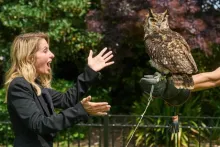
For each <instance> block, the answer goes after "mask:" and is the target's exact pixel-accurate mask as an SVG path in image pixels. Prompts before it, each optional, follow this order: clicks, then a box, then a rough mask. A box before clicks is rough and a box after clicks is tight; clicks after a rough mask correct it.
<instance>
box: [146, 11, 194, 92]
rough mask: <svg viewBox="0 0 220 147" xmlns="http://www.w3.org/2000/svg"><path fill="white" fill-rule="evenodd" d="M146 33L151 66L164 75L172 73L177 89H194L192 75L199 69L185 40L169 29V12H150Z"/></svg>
mask: <svg viewBox="0 0 220 147" xmlns="http://www.w3.org/2000/svg"><path fill="white" fill-rule="evenodd" d="M144 31H145V36H144V41H145V45H146V51H147V53H148V55H149V56H150V58H151V61H150V62H151V65H152V66H153V67H155V68H156V69H157V70H158V71H159V72H161V73H163V74H168V73H170V74H171V78H172V80H173V82H174V85H175V86H176V87H177V88H187V89H192V88H193V86H194V83H193V79H192V74H194V73H196V72H197V71H198V69H197V66H196V63H195V61H194V59H193V57H192V55H191V52H190V47H189V45H188V44H187V42H186V41H185V39H184V38H183V37H182V36H181V35H180V34H179V33H177V32H174V31H172V30H171V29H170V28H169V24H168V14H167V11H165V12H164V13H153V12H152V11H151V10H150V11H149V15H148V16H147V18H146V20H145V24H144Z"/></svg>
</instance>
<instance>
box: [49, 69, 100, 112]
mask: <svg viewBox="0 0 220 147" xmlns="http://www.w3.org/2000/svg"><path fill="white" fill-rule="evenodd" d="M99 76H100V73H99V72H95V71H94V70H93V69H91V68H90V67H89V66H86V68H85V70H84V72H83V73H82V74H80V75H79V76H78V78H77V82H76V85H75V86H74V87H72V88H70V89H69V90H67V92H65V93H61V92H58V91H56V90H53V89H48V91H49V93H50V96H51V97H52V101H53V105H54V107H55V108H62V109H66V108H69V107H73V106H75V104H77V103H78V102H79V100H80V99H81V98H82V97H83V95H84V94H85V93H86V92H87V91H88V88H89V87H90V85H91V84H92V83H93V82H94V81H96V79H98V77H99Z"/></svg>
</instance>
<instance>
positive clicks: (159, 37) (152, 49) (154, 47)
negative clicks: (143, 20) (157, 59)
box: [144, 30, 188, 55]
mask: <svg viewBox="0 0 220 147" xmlns="http://www.w3.org/2000/svg"><path fill="white" fill-rule="evenodd" d="M144 41H145V45H146V48H147V52H148V54H150V55H155V54H156V53H157V54H158V53H163V52H164V53H165V54H166V53H169V52H171V51H174V50H185V49H187V48H188V47H187V45H186V44H185V43H184V39H183V37H181V36H180V35H179V34H178V33H176V32H174V31H172V30H164V31H158V32H152V33H146V34H145V37H144ZM165 50H168V52H167V51H165Z"/></svg>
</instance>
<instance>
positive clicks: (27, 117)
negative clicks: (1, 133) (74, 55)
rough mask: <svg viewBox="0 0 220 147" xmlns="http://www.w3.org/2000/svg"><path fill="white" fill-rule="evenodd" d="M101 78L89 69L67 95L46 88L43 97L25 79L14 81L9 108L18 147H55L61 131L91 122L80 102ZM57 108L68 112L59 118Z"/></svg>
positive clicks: (15, 142) (80, 76)
mask: <svg viewBox="0 0 220 147" xmlns="http://www.w3.org/2000/svg"><path fill="white" fill-rule="evenodd" d="M98 75H99V73H98V72H95V71H93V70H92V69H91V68H89V67H88V66H87V67H86V68H85V71H84V73H82V74H81V75H79V76H78V78H77V83H76V85H75V87H73V88H70V89H69V90H68V91H67V92H66V93H60V92H57V91H55V90H53V89H48V88H42V94H41V95H40V96H37V94H36V93H35V91H34V89H33V87H32V85H31V84H30V83H28V82H27V81H26V80H25V79H24V78H23V77H17V78H15V79H13V80H12V82H11V83H10V85H9V89H8V97H7V99H8V101H7V107H8V112H9V115H10V120H11V123H12V128H13V131H14V134H15V140H14V147H52V146H53V138H54V136H55V134H56V132H57V131H60V130H63V129H65V128H68V127H70V126H72V125H73V124H76V123H78V122H80V121H87V120H88V114H87V112H86V111H85V110H84V108H83V106H82V105H81V103H80V102H79V101H80V98H82V96H83V95H84V94H85V92H86V91H87V90H88V88H89V86H90V84H91V83H92V82H93V81H94V80H95V79H97V77H98ZM54 107H55V108H62V109H64V110H63V111H61V112H60V113H59V114H56V113H55V112H54Z"/></svg>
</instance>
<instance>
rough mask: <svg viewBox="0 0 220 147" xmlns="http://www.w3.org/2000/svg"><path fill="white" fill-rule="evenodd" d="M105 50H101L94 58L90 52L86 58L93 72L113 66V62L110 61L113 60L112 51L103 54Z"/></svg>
mask: <svg viewBox="0 0 220 147" xmlns="http://www.w3.org/2000/svg"><path fill="white" fill-rule="evenodd" d="M106 50H107V48H106V47H105V48H104V49H102V50H101V52H100V53H99V54H98V55H97V56H95V57H92V56H93V51H92V50H90V52H89V57H88V66H89V67H90V68H92V69H93V70H94V71H100V70H101V69H103V68H105V67H107V66H110V65H112V64H114V61H110V60H111V59H112V58H113V54H112V51H108V52H107V53H105V52H106Z"/></svg>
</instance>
